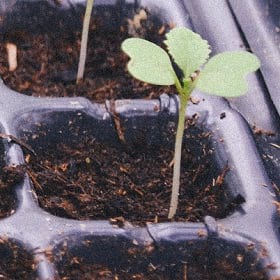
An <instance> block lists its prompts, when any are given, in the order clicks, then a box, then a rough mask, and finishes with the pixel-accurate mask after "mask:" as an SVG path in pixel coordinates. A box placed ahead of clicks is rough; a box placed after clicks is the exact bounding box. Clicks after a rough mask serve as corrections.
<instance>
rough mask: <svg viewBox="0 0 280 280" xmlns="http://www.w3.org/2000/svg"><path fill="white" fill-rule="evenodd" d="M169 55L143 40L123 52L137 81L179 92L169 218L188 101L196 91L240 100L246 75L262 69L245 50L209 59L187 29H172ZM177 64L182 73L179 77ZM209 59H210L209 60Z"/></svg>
mask: <svg viewBox="0 0 280 280" xmlns="http://www.w3.org/2000/svg"><path fill="white" fill-rule="evenodd" d="M164 43H165V45H166V46H167V50H168V53H167V52H166V51H165V50H163V49H162V48H160V47H159V46H157V45H155V44H153V43H151V42H149V41H146V40H144V39H140V38H129V39H126V40H125V41H124V42H123V43H122V49H123V51H124V52H125V53H126V54H127V55H128V56H129V57H130V58H131V59H130V61H129V62H128V71H129V72H130V74H131V75H132V76H134V77H135V78H136V79H138V80H141V81H143V82H146V83H150V84H155V85H175V87H176V90H177V91H178V93H179V98H180V109H179V117H178V126H177V132H176V141H175V153H174V161H173V162H174V165H173V183H172V194H171V202H170V209H169V214H168V218H169V219H172V218H173V217H174V215H175V214H176V210H177V205H178V195H179V185H180V166H181V149H182V139H183V133H184V124H185V118H186V108H187V102H188V100H189V99H190V95H191V93H192V91H193V90H194V89H195V88H197V89H199V90H201V91H202V92H205V93H208V94H213V95H218V96H223V97H237V96H240V95H244V94H245V93H246V92H247V89H248V86H247V82H246V80H245V78H246V75H247V74H249V73H251V72H254V71H256V70H257V69H258V68H259V67H260V62H259V59H258V58H257V57H256V56H255V55H253V54H251V53H249V52H245V51H234V52H224V53H221V54H217V55H215V56H214V57H212V58H211V59H209V54H210V52H211V50H210V46H209V45H208V42H207V41H206V40H203V39H202V38H201V37H200V35H199V34H197V33H194V32H193V31H191V30H189V29H187V28H184V27H178V28H174V29H172V30H171V31H170V32H169V33H167V34H166V40H165V41H164ZM170 57H171V58H172V59H173V62H174V63H176V65H177V66H178V67H179V69H180V70H181V72H182V77H179V76H178V75H177V74H176V72H175V69H174V68H173V65H172V62H171V58H170ZM208 59H209V60H208Z"/></svg>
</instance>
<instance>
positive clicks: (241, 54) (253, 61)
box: [196, 51, 260, 97]
mask: <svg viewBox="0 0 280 280" xmlns="http://www.w3.org/2000/svg"><path fill="white" fill-rule="evenodd" d="M259 67H260V61H259V59H258V58H257V57H256V56H255V55H253V54H251V53H249V52H245V51H235V52H224V53H221V54H217V55H215V56H213V57H212V58H211V59H210V60H209V61H208V63H207V64H206V65H205V67H204V69H203V70H202V71H201V72H200V75H199V77H198V81H197V84H196V87H197V88H198V89H199V90H201V91H203V92H205V93H209V94H214V95H219V96H223V97H237V96H240V95H243V94H245V93H246V92H247V90H248V85H247V81H246V75H247V74H249V73H251V72H254V71H256V70H257V69H258V68H259Z"/></svg>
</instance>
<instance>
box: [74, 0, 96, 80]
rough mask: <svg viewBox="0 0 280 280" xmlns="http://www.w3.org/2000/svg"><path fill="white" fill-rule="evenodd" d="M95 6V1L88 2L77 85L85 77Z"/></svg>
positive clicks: (89, 0) (88, 0)
mask: <svg viewBox="0 0 280 280" xmlns="http://www.w3.org/2000/svg"><path fill="white" fill-rule="evenodd" d="M93 5H94V0H87V6H86V12H85V16H84V22H83V32H82V40H81V49H80V59H79V66H78V73H77V80H76V83H77V84H78V83H79V82H80V81H81V80H82V79H83V77H84V71H85V64H86V56H87V41H88V29H89V23H90V16H91V12H92V8H93Z"/></svg>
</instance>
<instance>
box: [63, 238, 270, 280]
mask: <svg viewBox="0 0 280 280" xmlns="http://www.w3.org/2000/svg"><path fill="white" fill-rule="evenodd" d="M193 243H195V242H194V241H193ZM219 243H220V245H215V243H213V244H211V242H210V243H208V242H197V243H195V244H180V243H177V244H176V245H175V244H173V245H171V246H170V247H169V246H168V245H167V247H165V246H156V247H153V246H151V245H149V246H148V247H147V248H145V249H143V248H141V247H140V248H139V247H137V246H136V247H131V248H128V249H127V256H122V255H120V258H121V257H122V261H119V262H118V264H116V265H112V264H110V265H106V264H105V262H104V261H102V260H103V259H104V255H101V256H99V258H98V257H97V260H96V262H92V261H89V260H88V259H87V257H86V256H85V257H81V256H79V255H75V254H71V251H70V252H69V251H68V252H65V253H64V254H63V256H62V258H63V262H61V263H58V272H59V275H60V277H61V279H63V280H69V279H93V280H116V279H118V280H132V279H136V280H173V279H174V280H213V279H217V280H241V279H244V280H245V279H248V280H266V279H268V278H267V276H266V269H263V268H261V266H260V263H259V259H258V257H257V256H254V255H253V253H252V252H250V251H249V252H248V251H247V250H246V249H245V248H242V246H237V245H233V244H229V243H226V242H224V243H223V241H221V240H220V242H219ZM221 244H223V247H219V246H221ZM105 247H106V246H105ZM222 248H223V249H222ZM107 249H108V248H107ZM192 250H194V251H192ZM213 250H216V251H213ZM115 253H116V254H119V252H115ZM78 254H79V253H78ZM109 258H110V257H109ZM101 259H102V260H101ZM60 260H61V258H60Z"/></svg>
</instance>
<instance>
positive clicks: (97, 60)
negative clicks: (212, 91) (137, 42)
mask: <svg viewBox="0 0 280 280" xmlns="http://www.w3.org/2000/svg"><path fill="white" fill-rule="evenodd" d="M51 17H52V16H50V18H51ZM106 19H107V20H109V19H110V17H108V16H107V18H106ZM106 19H104V18H103V15H95V16H94V19H93V21H92V23H91V27H90V31H89V41H88V54H87V62H86V69H85V76H84V81H83V82H82V83H80V84H78V85H76V83H75V82H76V72H77V68H78V61H79V51H80V40H81V31H80V30H79V31H76V32H70V34H69V31H68V32H65V33H56V32H54V33H52V32H50V33H44V34H33V33H28V32H27V31H25V32H24V31H18V32H13V31H10V32H9V34H8V35H7V36H6V37H7V38H5V39H6V41H9V42H14V43H15V44H16V45H17V47H18V68H17V69H16V70H15V71H14V72H9V71H8V64H7V55H6V49H5V43H0V53H1V55H0V75H1V77H2V79H3V80H4V82H5V84H6V85H8V86H9V87H10V88H12V89H14V90H16V91H18V92H21V93H23V94H26V95H32V96H41V97H44V96H52V97H65V96H68V97H72V96H83V97H87V98H89V99H90V100H92V101H96V102H104V100H105V99H120V98H156V97H158V95H159V94H161V93H163V92H170V91H171V88H169V87H158V86H151V85H147V84H145V85H144V83H142V82H139V81H137V80H135V79H133V78H132V77H131V76H130V75H129V74H128V73H127V71H126V64H127V61H128V58H127V56H126V55H125V54H124V53H123V52H122V51H121V49H120V46H121V43H122V41H123V40H124V39H125V38H128V37H131V36H132V35H137V34H138V33H141V36H142V37H145V38H147V39H149V40H152V41H154V42H162V40H163V39H164V30H165V29H167V28H168V27H165V26H163V25H159V24H154V23H153V22H152V21H151V20H148V21H146V20H143V21H142V27H141V30H134V31H133V32H134V33H135V34H131V35H130V34H129V33H128V23H127V20H126V19H123V21H122V23H121V25H120V26H114V27H112V26H111V27H110V29H108V26H107V22H106ZM130 29H131V28H130ZM131 32H132V31H131V30H130V33H131ZM138 35H139V34H138Z"/></svg>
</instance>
